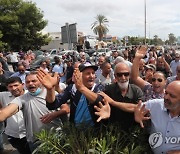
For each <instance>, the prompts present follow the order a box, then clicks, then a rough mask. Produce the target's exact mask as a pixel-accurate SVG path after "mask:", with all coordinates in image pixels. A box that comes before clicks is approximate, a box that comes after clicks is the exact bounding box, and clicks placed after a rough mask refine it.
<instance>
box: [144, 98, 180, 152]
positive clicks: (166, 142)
mask: <svg viewBox="0 0 180 154" xmlns="http://www.w3.org/2000/svg"><path fill="white" fill-rule="evenodd" d="M145 107H146V108H147V109H149V110H150V115H151V127H150V136H149V144H150V146H151V148H152V150H153V152H154V153H155V154H161V153H164V154H165V153H167V152H168V151H170V150H180V115H179V116H176V117H173V118H172V117H171V116H170V114H169V112H168V110H167V109H166V108H165V107H164V100H163V99H154V100H149V101H147V102H146V103H145Z"/></svg>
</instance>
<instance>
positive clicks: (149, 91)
mask: <svg viewBox="0 0 180 154" xmlns="http://www.w3.org/2000/svg"><path fill="white" fill-rule="evenodd" d="M146 50H147V47H145V46H141V47H140V48H139V49H138V50H137V52H136V54H135V58H134V61H133V66H132V70H131V71H132V72H131V79H132V81H133V83H134V84H136V85H137V86H139V87H140V88H141V89H142V90H143V92H144V96H145V101H147V100H150V99H156V98H163V97H164V92H165V86H166V77H165V75H164V74H163V73H162V72H155V73H154V74H153V76H152V79H151V80H152V84H150V83H149V82H147V81H145V80H143V79H142V78H141V77H139V61H140V59H141V58H143V57H144V56H145V54H146ZM148 67H149V65H148Z"/></svg>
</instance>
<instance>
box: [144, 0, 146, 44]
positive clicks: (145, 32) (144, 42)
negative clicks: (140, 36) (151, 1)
mask: <svg viewBox="0 0 180 154" xmlns="http://www.w3.org/2000/svg"><path fill="white" fill-rule="evenodd" d="M144 37H145V39H144V44H145V45H146V0H144Z"/></svg>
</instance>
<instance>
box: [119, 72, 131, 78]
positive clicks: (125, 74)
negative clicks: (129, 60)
mask: <svg viewBox="0 0 180 154" xmlns="http://www.w3.org/2000/svg"><path fill="white" fill-rule="evenodd" d="M116 75H117V77H122V76H123V75H124V76H125V77H127V76H129V72H124V73H116Z"/></svg>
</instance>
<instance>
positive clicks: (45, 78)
mask: <svg viewBox="0 0 180 154" xmlns="http://www.w3.org/2000/svg"><path fill="white" fill-rule="evenodd" d="M37 78H38V79H39V81H40V82H41V83H42V84H43V86H44V87H45V88H47V89H52V88H53V87H54V86H55V85H56V84H57V82H58V74H57V73H55V74H54V76H53V77H52V76H51V75H50V74H49V73H48V72H46V71H44V70H42V69H40V70H38V73H37Z"/></svg>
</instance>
